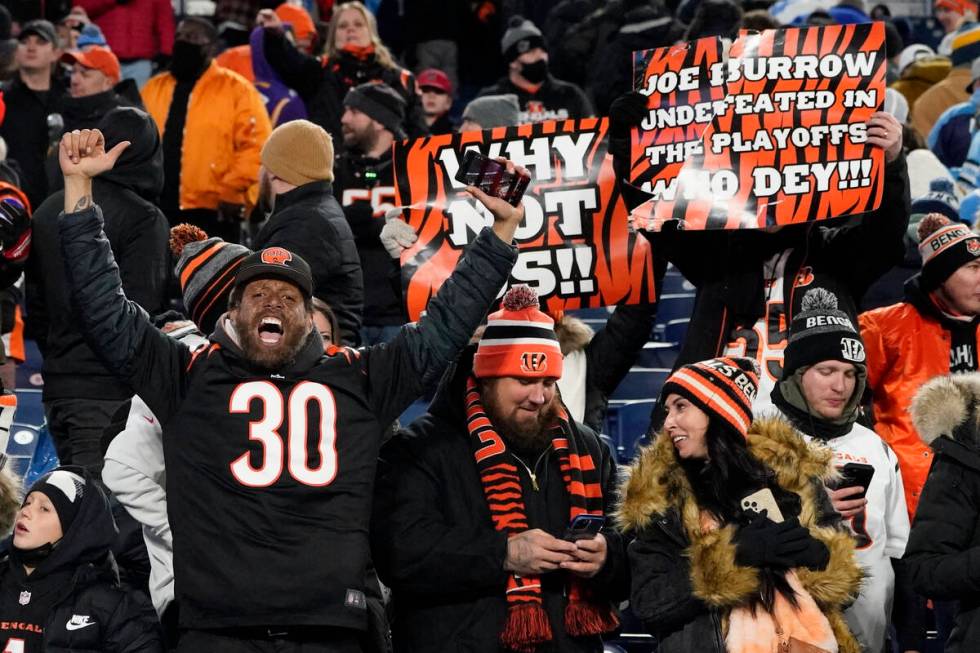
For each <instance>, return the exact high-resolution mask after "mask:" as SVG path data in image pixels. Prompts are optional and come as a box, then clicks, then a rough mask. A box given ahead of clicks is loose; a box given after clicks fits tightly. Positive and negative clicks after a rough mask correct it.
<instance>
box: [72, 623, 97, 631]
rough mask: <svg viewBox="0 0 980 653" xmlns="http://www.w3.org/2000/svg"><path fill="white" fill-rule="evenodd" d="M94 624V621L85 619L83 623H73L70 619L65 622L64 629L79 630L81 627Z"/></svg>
mask: <svg viewBox="0 0 980 653" xmlns="http://www.w3.org/2000/svg"><path fill="white" fill-rule="evenodd" d="M94 625H95V622H94V621H86V622H85V623H80V624H76V623H74V622H72V621H69V622H68V623H67V624H65V629H66V630H81V629H82V628H88V627H89V626H94Z"/></svg>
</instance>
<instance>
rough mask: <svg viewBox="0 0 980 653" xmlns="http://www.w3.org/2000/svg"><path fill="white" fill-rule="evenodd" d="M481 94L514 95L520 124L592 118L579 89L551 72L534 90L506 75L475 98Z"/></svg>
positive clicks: (590, 108)
mask: <svg viewBox="0 0 980 653" xmlns="http://www.w3.org/2000/svg"><path fill="white" fill-rule="evenodd" d="M484 95H516V96H517V104H518V106H520V113H519V118H518V123H519V124H523V123H528V122H542V121H545V120H568V119H578V118H591V117H592V116H594V115H595V112H594V111H593V110H592V103H591V102H589V98H588V97H586V95H585V93H584V92H583V91H582V89H581V88H579V87H578V86H576V85H575V84H571V83H569V82H563V81H562V80H560V79H555V77H554V76H552V75H548V77H547V78H546V79H545V80H544V82H543V83H542V84H541V87H540V88H538V90H537V91H535V92H533V93H531V92H529V91H528V90H527V89H525V88H523V87H521V86H517V85H515V84H514V83H513V82H512V81H510V78H509V77H502V78H500V79H499V80H497V83H496V84H494V85H493V86H488V87H486V88H484V89H483V90H481V91H480V92H479V93H478V94H477V97H483V96H484Z"/></svg>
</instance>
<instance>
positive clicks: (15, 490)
mask: <svg viewBox="0 0 980 653" xmlns="http://www.w3.org/2000/svg"><path fill="white" fill-rule="evenodd" d="M22 494H23V491H22V489H21V480H20V478H18V477H17V476H16V475H15V474H14V473H13V472H12V471H10V469H9V468H6V467H5V468H4V469H0V538H3V537H6V536H7V535H9V534H10V532H11V531H13V530H14V518H15V517H16V516H17V511H18V510H20V504H21V502H22V501H23V496H22Z"/></svg>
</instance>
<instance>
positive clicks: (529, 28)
mask: <svg viewBox="0 0 980 653" xmlns="http://www.w3.org/2000/svg"><path fill="white" fill-rule="evenodd" d="M544 47H545V44H544V36H543V35H542V34H541V30H539V29H538V28H537V26H536V25H535V24H534V23H532V22H531V21H529V20H528V19H526V18H524V17H523V16H514V17H512V18H511V19H510V23H509V24H508V25H507V31H506V32H504V38H503V39H501V40H500V51H501V52H503V54H504V59H506V60H507V63H510V62H511V61H513V60H514V59H516V58H517V57H519V56H521V55H522V54H524V53H525V52H528V51H529V50H533V49H534V48H544Z"/></svg>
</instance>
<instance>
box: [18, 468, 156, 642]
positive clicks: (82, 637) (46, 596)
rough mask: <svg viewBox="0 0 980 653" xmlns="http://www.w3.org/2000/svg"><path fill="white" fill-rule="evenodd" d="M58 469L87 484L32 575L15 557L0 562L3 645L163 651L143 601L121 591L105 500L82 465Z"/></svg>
mask: <svg viewBox="0 0 980 653" xmlns="http://www.w3.org/2000/svg"><path fill="white" fill-rule="evenodd" d="M63 469H67V470H68V471H71V472H74V473H76V474H78V475H80V476H83V477H84V478H85V481H86V487H85V490H86V491H85V492H84V493H83V495H82V503H81V506H80V507H79V511H78V515H76V517H75V519H74V521H73V522H72V524H71V526H70V527H69V528H68V531H67V532H66V533H65V534H64V537H62V539H61V540H60V541H59V542H58V545H57V546H56V547H55V548H54V549H53V550H52V552H51V554H50V555H49V556H48V557H47V558H45V559H44V560H43V561H42V562H41V563H40V564H39V565H38V566H37V568H35V570H34V572H33V573H31V574H30V575H27V574H26V572H25V571H24V567H23V565H22V564H21V563H19V562H17V560H16V557H17V556H16V553H8V554H7V555H6V556H5V557H4V558H3V560H2V561H0V644H9V642H10V640H15V639H20V640H23V643H24V648H23V649H17V650H23V651H24V652H25V653H34V652H37V653H41V652H42V651H43V652H44V653H58V652H61V651H66V652H67V651H107V652H108V651H112V652H113V653H121V652H126V653H130V652H131V653H136V652H144V651H145V652H154V653H155V652H157V651H162V647H161V644H160V639H159V632H158V631H159V627H158V625H157V623H156V613H155V612H154V610H153V607H152V606H151V605H150V603H149V601H148V599H147V598H146V597H144V596H142V595H138V594H135V593H127V592H125V591H123V590H121V589H120V588H119V581H118V576H117V574H116V567H115V562H114V561H113V559H112V554H111V553H110V552H109V548H110V546H111V545H112V542H113V539H114V538H115V536H116V525H115V522H114V521H113V519H112V512H111V510H110V508H109V501H108V499H107V498H106V496H105V494H104V493H103V492H102V491H101V489H100V488H99V487H98V485H97V484H96V482H95V479H94V477H92V476H91V475H90V474H89V473H88V472H87V471H85V470H84V469H83V468H81V467H66V468H63ZM11 540H12V538H8V539H7V540H6V541H5V542H4V548H5V549H6V550H7V551H8V552H9V551H11V549H12V546H11ZM42 638H43V641H42ZM4 650H12V649H9V648H5V649H4Z"/></svg>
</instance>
